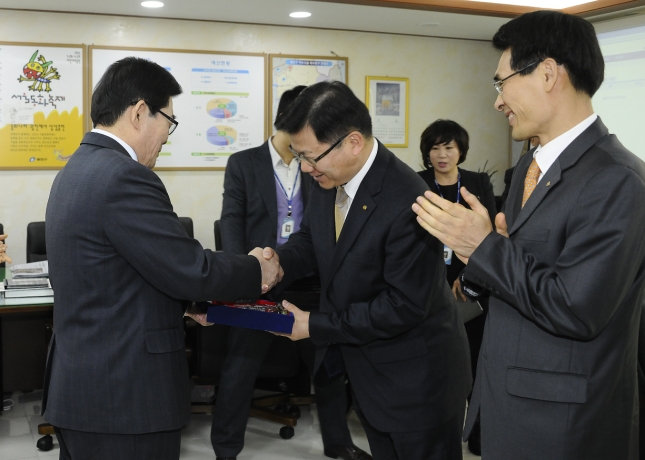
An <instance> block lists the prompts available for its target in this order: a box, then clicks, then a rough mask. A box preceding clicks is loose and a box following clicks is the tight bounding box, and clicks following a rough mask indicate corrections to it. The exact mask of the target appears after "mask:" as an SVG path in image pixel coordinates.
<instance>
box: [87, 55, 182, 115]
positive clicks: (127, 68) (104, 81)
mask: <svg viewBox="0 0 645 460" xmlns="http://www.w3.org/2000/svg"><path fill="white" fill-rule="evenodd" d="M181 91H182V90H181V86H180V85H179V83H177V80H175V77H173V76H172V75H171V74H170V72H168V71H167V70H166V69H164V68H163V67H161V66H160V65H159V64H156V63H154V62H152V61H148V60H146V59H141V58H136V57H127V58H124V59H121V60H120V61H116V62H115V63H113V64H112V65H110V67H108V69H107V70H106V71H105V73H104V74H103V76H102V77H101V80H100V81H99V82H98V84H97V85H96V87H95V88H94V93H93V94H92V108H91V111H90V115H91V118H92V123H93V125H94V126H96V125H103V126H114V124H115V123H116V122H117V120H118V119H119V117H120V116H121V115H123V112H125V111H126V109H127V108H128V107H129V106H130V105H132V103H135V102H138V101H141V100H143V101H145V103H146V104H147V105H148V108H149V109H150V114H151V115H154V114H156V113H157V112H158V111H159V110H160V109H162V108H164V107H166V105H168V101H169V100H170V98H171V97H173V96H178V95H179V94H181Z"/></svg>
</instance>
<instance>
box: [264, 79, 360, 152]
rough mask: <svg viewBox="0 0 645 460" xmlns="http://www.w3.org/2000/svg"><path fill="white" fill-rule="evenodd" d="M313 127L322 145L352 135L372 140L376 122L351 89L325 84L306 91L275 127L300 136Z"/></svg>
mask: <svg viewBox="0 0 645 460" xmlns="http://www.w3.org/2000/svg"><path fill="white" fill-rule="evenodd" d="M306 126H309V127H311V129H312V131H313V132H314V134H315V135H316V139H317V140H318V142H321V143H325V144H331V143H332V142H336V141H337V140H338V139H340V138H341V137H343V136H344V135H345V134H347V133H349V132H351V131H359V132H360V133H361V134H362V135H363V136H364V137H365V138H371V137H372V119H371V118H370V114H369V112H368V111H367V107H365V104H363V103H362V102H361V101H360V99H358V98H357V97H356V96H355V95H354V93H353V92H352V90H351V89H349V87H348V86H347V85H346V84H344V83H341V82H339V81H322V82H320V83H316V84H315V85H311V86H309V87H307V88H305V89H304V90H303V91H302V92H301V93H300V95H299V96H298V97H297V98H296V100H295V101H293V103H292V104H291V105H290V106H289V108H288V109H287V112H286V113H285V116H282V117H280V118H278V120H276V123H275V127H276V129H278V130H280V131H285V132H287V133H289V134H297V133H299V132H300V131H302V130H303V129H304V128H305V127H306Z"/></svg>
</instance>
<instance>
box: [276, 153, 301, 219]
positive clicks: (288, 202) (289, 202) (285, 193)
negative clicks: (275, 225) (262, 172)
mask: <svg viewBox="0 0 645 460" xmlns="http://www.w3.org/2000/svg"><path fill="white" fill-rule="evenodd" d="M273 175H274V176H275V178H276V180H277V181H278V184H280V188H281V189H282V191H283V192H284V196H285V197H286V198H287V206H288V210H289V212H288V213H287V217H291V207H292V206H291V203H293V194H294V192H295V191H296V184H297V183H298V176H300V163H298V171H297V172H296V180H295V181H294V182H293V188H292V189H291V198H289V195H287V191H286V190H285V189H284V185H282V182H281V181H280V178H279V177H278V174H277V173H276V172H275V169H274V170H273Z"/></svg>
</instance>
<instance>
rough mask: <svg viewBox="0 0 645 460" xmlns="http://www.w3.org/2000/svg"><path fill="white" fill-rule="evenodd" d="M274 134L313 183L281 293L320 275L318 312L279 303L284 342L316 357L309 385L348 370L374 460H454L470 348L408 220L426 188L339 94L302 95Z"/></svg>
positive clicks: (285, 257) (435, 263)
mask: <svg viewBox="0 0 645 460" xmlns="http://www.w3.org/2000/svg"><path fill="white" fill-rule="evenodd" d="M276 128H277V129H279V130H281V131H285V132H287V133H289V136H290V139H291V146H290V147H291V151H292V153H293V155H294V156H295V157H296V158H298V159H299V160H300V166H301V168H302V170H303V171H304V172H306V173H308V174H310V175H311V176H312V177H313V179H314V181H315V182H316V183H315V184H314V185H313V186H312V189H311V193H310V195H309V204H308V206H307V210H306V211H305V215H304V217H303V220H302V222H301V224H300V231H298V232H297V233H295V234H293V235H292V236H291V238H290V239H289V241H288V242H287V243H285V244H284V245H282V246H280V247H279V248H278V249H277V252H278V254H279V256H280V262H281V264H282V265H283V267H284V269H285V279H284V281H283V283H288V282H290V281H291V280H292V279H294V278H295V277H298V276H299V274H301V273H308V272H311V271H312V270H316V269H317V270H318V273H319V274H320V279H321V296H320V311H319V312H305V311H302V310H301V309H299V308H297V306H295V305H293V304H291V303H289V302H285V303H283V304H284V305H285V307H286V308H287V309H288V310H290V311H292V312H293V313H294V315H295V322H294V326H293V330H292V334H291V335H290V337H291V339H292V340H300V339H305V338H308V337H310V338H311V340H312V342H313V343H314V344H316V346H317V354H316V365H315V368H314V369H315V374H314V382H316V383H317V384H318V385H325V384H330V382H333V381H334V380H335V379H337V378H339V377H340V376H341V375H344V372H345V370H346V372H347V375H348V377H349V381H350V383H351V386H352V391H353V396H354V406H355V408H356V411H357V414H358V415H359V417H360V419H361V422H362V424H363V427H364V428H365V432H366V434H367V438H368V441H369V444H370V450H371V452H372V455H373V457H374V458H375V459H376V460H386V459H387V460H390V459H391V460H396V459H398V460H428V459H433V460H434V459H437V460H438V459H461V458H462V446H461V440H460V436H461V432H462V426H463V417H464V410H465V404H466V396H467V395H468V392H469V391H470V388H471V378H470V363H469V359H468V343H467V340H466V335H465V330H464V327H463V324H462V322H461V320H460V319H459V314H458V312H457V308H456V306H455V305H454V303H453V302H454V297H453V296H452V292H451V291H450V288H449V287H448V284H447V283H446V278H445V277H446V274H445V263H444V261H443V245H442V244H441V243H440V242H439V241H438V240H437V239H435V238H433V237H431V236H430V235H428V234H427V233H426V232H424V231H423V229H421V227H419V225H418V224H417V222H416V219H415V215H414V213H413V212H412V210H411V209H410V203H411V202H413V201H414V199H415V198H416V196H418V194H419V193H423V191H424V190H425V188H426V187H425V182H424V181H423V180H422V179H421V178H420V177H419V175H418V174H417V173H416V172H414V171H413V170H412V169H411V168H410V167H408V166H407V165H405V164H404V163H403V162H402V161H401V160H399V159H398V158H396V156H395V155H394V154H393V153H392V152H390V151H389V150H387V149H386V148H385V147H384V146H383V145H382V144H380V143H379V142H378V141H377V140H376V139H375V138H374V137H373V136H372V121H371V118H370V115H369V112H368V110H367V107H365V104H363V103H362V102H361V101H360V100H359V99H358V98H357V97H356V96H355V95H354V93H352V91H351V90H350V89H349V88H348V87H347V86H346V85H345V84H343V83H340V82H321V83H317V84H315V85H312V86H310V87H308V88H307V89H305V90H304V91H303V92H302V93H300V95H299V96H298V98H297V99H296V100H295V101H294V102H293V104H292V105H291V106H290V107H289V109H288V111H287V113H286V114H285V116H284V117H282V118H280V119H279V120H278V121H277V123H276ZM280 288H281V286H280V284H279V285H278V286H277V289H278V290H279V289H280ZM285 297H286V296H285ZM286 300H287V301H288V300H289V299H288V297H287V299H286Z"/></svg>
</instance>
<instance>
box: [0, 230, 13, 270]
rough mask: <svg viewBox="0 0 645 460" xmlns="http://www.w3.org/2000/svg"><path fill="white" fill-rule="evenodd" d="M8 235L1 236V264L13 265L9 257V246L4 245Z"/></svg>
mask: <svg viewBox="0 0 645 460" xmlns="http://www.w3.org/2000/svg"><path fill="white" fill-rule="evenodd" d="M7 236H8V235H0V264H1V263H3V262H7V263H9V264H10V263H11V262H12V261H11V257H9V256H8V255H7V245H6V244H4V239H5V238H6V237H7Z"/></svg>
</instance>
